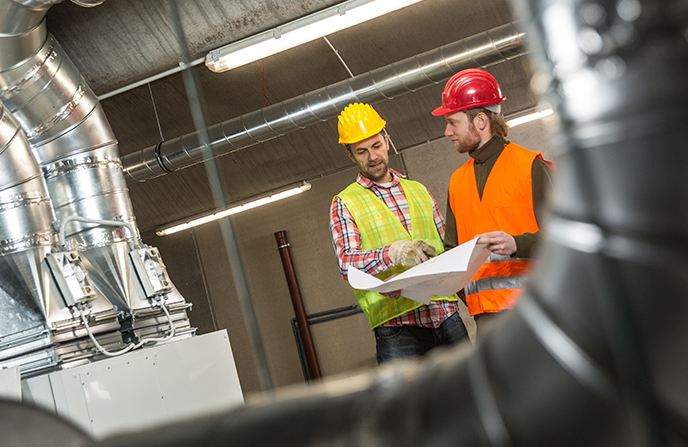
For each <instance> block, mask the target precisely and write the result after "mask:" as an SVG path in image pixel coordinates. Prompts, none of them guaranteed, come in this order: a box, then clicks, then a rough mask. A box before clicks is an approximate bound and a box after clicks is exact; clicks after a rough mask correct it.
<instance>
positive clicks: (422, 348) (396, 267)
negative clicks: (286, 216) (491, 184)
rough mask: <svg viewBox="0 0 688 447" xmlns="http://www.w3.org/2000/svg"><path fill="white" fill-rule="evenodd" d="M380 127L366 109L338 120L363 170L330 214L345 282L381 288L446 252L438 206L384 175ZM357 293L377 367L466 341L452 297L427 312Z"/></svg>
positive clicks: (394, 175)
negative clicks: (362, 275) (355, 276)
mask: <svg viewBox="0 0 688 447" xmlns="http://www.w3.org/2000/svg"><path fill="white" fill-rule="evenodd" d="M385 124H386V123H385V121H384V120H383V119H382V118H381V117H380V115H378V113H377V112H376V111H375V110H374V109H373V108H372V107H371V106H370V105H368V104H359V103H354V104H349V105H348V106H347V107H346V108H344V111H343V112H342V113H341V115H340V116H339V126H338V128H339V142H340V143H341V144H343V145H345V147H346V152H347V155H348V156H349V158H350V159H351V161H353V162H354V163H355V164H356V165H357V166H358V168H359V170H360V172H359V174H358V177H357V178H356V181H355V182H354V183H352V184H351V185H349V186H348V187H347V188H346V189H345V190H344V191H342V192H340V193H339V194H338V195H337V196H335V198H334V200H333V201H332V208H331V211H330V232H331V234H332V245H333V247H334V251H335V254H336V257H337V261H338V263H339V269H340V272H341V274H342V276H343V277H344V279H347V270H348V268H349V266H353V267H356V268H357V269H359V270H363V271H364V272H366V273H369V274H372V275H375V276H377V277H378V278H379V279H382V280H384V279H386V278H388V277H390V276H392V275H394V274H398V273H401V272H403V271H404V270H406V269H408V268H410V267H413V266H414V265H417V264H420V263H421V262H423V261H425V260H427V259H428V258H429V257H431V256H434V255H436V254H439V253H441V252H442V251H443V242H442V240H443V238H444V219H443V218H442V215H441V214H440V212H439V210H438V208H437V204H436V203H435V199H434V198H433V197H432V195H430V193H429V192H428V191H427V189H426V188H425V187H424V186H423V185H421V184H420V183H418V182H414V181H411V180H406V179H404V178H402V176H401V174H399V173H398V172H396V171H394V170H393V169H390V168H389V154H388V151H389V136H388V135H387V133H386V132H385V131H384V127H385ZM354 292H355V294H356V298H357V299H358V303H359V304H360V306H361V308H362V309H363V311H364V312H365V314H366V315H367V317H368V322H369V323H370V328H371V329H372V330H373V331H374V332H375V339H376V349H377V361H378V363H383V362H386V361H388V360H393V359H397V358H407V357H417V356H421V355H423V354H425V353H426V352H428V351H429V350H430V349H432V348H434V347H436V346H439V345H450V344H454V343H457V342H459V341H461V340H463V339H464V338H465V337H466V327H465V326H464V324H463V321H462V320H461V318H460V317H459V313H458V306H457V297H456V295H453V296H451V297H434V298H433V301H432V302H431V303H430V304H429V305H425V304H421V303H419V302H416V301H413V300H410V299H408V298H405V297H403V296H401V295H400V292H399V291H397V292H393V293H390V294H386V295H381V294H379V293H377V292H371V291H365V290H356V289H354Z"/></svg>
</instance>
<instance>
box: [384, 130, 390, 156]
mask: <svg viewBox="0 0 688 447" xmlns="http://www.w3.org/2000/svg"><path fill="white" fill-rule="evenodd" d="M385 146H386V147H387V152H389V134H388V133H387V132H385Z"/></svg>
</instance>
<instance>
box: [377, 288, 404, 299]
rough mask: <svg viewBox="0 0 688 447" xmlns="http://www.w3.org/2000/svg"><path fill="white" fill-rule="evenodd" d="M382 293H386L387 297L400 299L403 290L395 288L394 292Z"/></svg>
mask: <svg viewBox="0 0 688 447" xmlns="http://www.w3.org/2000/svg"><path fill="white" fill-rule="evenodd" d="M380 295H384V296H386V297H387V298H392V299H393V300H398V299H399V298H401V290H395V291H394V292H380Z"/></svg>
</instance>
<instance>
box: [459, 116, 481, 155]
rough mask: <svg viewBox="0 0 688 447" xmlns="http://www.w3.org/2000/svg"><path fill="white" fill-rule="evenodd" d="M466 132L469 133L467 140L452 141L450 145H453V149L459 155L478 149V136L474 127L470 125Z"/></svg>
mask: <svg viewBox="0 0 688 447" xmlns="http://www.w3.org/2000/svg"><path fill="white" fill-rule="evenodd" d="M468 130H469V132H470V135H469V137H468V138H466V139H456V140H453V141H452V143H454V147H455V148H456V151H457V152H459V153H460V154H466V153H469V152H473V151H474V150H476V149H478V148H479V147H480V134H478V131H477V130H475V125H473V123H471V125H470V127H469V128H468Z"/></svg>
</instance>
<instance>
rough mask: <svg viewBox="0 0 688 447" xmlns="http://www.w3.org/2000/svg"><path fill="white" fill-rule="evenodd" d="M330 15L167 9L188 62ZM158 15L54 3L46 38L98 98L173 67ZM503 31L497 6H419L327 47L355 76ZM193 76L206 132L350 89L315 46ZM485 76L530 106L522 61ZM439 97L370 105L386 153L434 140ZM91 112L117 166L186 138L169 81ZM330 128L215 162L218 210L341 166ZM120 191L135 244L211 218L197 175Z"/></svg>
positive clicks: (125, 0)
mask: <svg viewBox="0 0 688 447" xmlns="http://www.w3.org/2000/svg"><path fill="white" fill-rule="evenodd" d="M337 3H339V2H337V1H333V0H294V1H289V2H278V1H266V0H193V1H192V0H179V1H178V5H179V10H180V15H181V21H182V26H183V29H184V32H185V35H186V39H187V41H188V46H189V51H190V53H191V58H192V59H196V58H203V57H205V55H206V53H207V52H208V51H209V50H211V49H214V48H217V47H219V46H222V45H225V44H227V43H230V42H233V41H236V40H239V39H242V38H244V37H247V36H250V35H253V34H255V33H258V32H261V31H264V30H267V29H270V28H273V27H275V26H277V25H279V24H282V23H286V22H289V21H291V20H294V19H296V18H299V17H302V16H304V15H307V14H309V13H312V12H315V11H318V10H320V9H323V8H326V7H328V6H332V5H334V4H337ZM167 8H168V2H166V1H159V0H146V1H135V0H109V1H107V2H105V3H103V4H102V5H100V6H97V7H93V8H82V7H80V6H77V5H75V4H73V3H71V2H63V3H60V4H58V5H56V6H54V7H53V8H52V9H51V10H50V12H49V13H48V28H49V30H50V31H51V32H52V33H53V35H54V36H55V37H56V38H57V40H58V41H59V42H60V43H61V44H62V46H63V47H64V48H65V50H66V51H67V54H68V55H69V56H70V57H71V59H72V60H73V61H74V63H75V64H76V66H77V67H78V68H79V69H80V70H81V72H82V74H83V75H84V77H85V79H86V80H87V81H88V83H89V84H90V86H91V87H92V88H93V90H94V91H95V92H96V94H99V95H102V94H105V93H107V92H110V91H113V90H115V89H118V88H120V87H123V86H127V85H130V84H132V83H134V82H137V81H140V80H142V79H146V78H148V77H150V76H154V75H156V74H158V73H161V72H163V71H165V70H169V69H171V68H174V67H176V66H178V64H179V61H180V56H179V54H180V52H179V50H178V49H177V43H176V42H177V40H176V38H175V35H174V32H173V26H172V22H171V19H170V14H169V11H168V10H167ZM512 20H513V16H512V14H511V10H510V6H509V4H508V3H507V2H506V1H505V0H483V1H481V2H470V1H465V0H424V1H422V2H420V3H418V4H416V5H412V6H409V7H407V8H404V9H402V10H399V11H396V12H394V13H391V14H388V15H386V16H384V17H381V18H378V19H375V20H372V21H370V22H367V23H365V24H362V25H358V26H356V27H353V28H349V29H347V30H344V31H340V32H338V33H335V34H332V35H330V36H328V39H329V41H330V42H331V43H332V45H333V46H334V47H335V48H336V49H337V51H338V52H339V55H340V56H341V57H342V59H343V60H344V61H345V62H346V64H347V65H348V67H349V68H350V70H351V71H352V72H353V74H354V75H358V74H362V73H365V72H368V71H370V70H373V69H376V68H378V67H382V66H385V65H388V64H390V63H392V62H396V61H399V60H402V59H405V58H407V57H410V56H414V55H416V54H419V53H422V52H424V51H428V50H431V49H434V48H437V47H440V46H442V45H445V44H448V43H451V42H454V41H456V40H459V39H462V38H465V37H468V36H471V35H474V34H477V33H479V32H481V31H485V30H488V29H491V28H494V27H496V26H499V25H503V24H505V23H508V22H511V21H512ZM193 70H194V73H195V74H196V76H197V79H198V80H199V83H200V86H201V96H202V100H203V103H204V105H205V109H206V113H207V122H208V125H212V124H216V123H220V122H222V121H227V120H229V119H232V118H234V117H238V116H241V115H243V114H246V113H249V112H253V111H255V110H258V109H260V108H262V107H264V106H265V105H269V104H270V103H272V104H274V103H278V102H281V101H284V100H287V99H290V98H293V97H295V96H299V95H301V94H304V93H307V92H310V91H312V90H315V89H318V88H321V87H325V86H327V85H330V84H333V83H336V82H339V81H341V80H343V79H346V78H347V77H349V73H348V72H347V70H346V68H345V67H344V65H343V64H342V62H341V61H340V59H339V58H338V57H337V54H336V53H335V52H334V51H333V50H332V48H330V46H329V45H328V43H327V42H326V41H325V40H324V39H319V40H316V41H314V42H311V43H308V44H305V45H302V46H300V47H297V48H294V49H291V50H288V51H285V52H283V53H280V54H278V55H275V56H271V57H268V58H266V59H265V60H262V61H260V62H258V63H253V64H249V65H246V66H243V67H240V68H237V69H234V70H231V71H228V72H225V73H221V74H218V73H213V72H211V71H210V70H208V69H207V68H206V67H205V66H204V65H203V64H201V65H198V66H196V67H194V68H193ZM488 70H489V71H490V72H491V73H492V74H494V75H495V76H496V77H497V79H498V80H499V82H500V85H501V87H502V90H503V92H504V94H505V95H506V96H507V98H508V100H507V102H506V103H505V105H504V110H503V111H504V112H505V114H509V113H513V112H517V111H520V110H524V109H527V108H529V107H533V106H535V105H536V103H537V100H536V98H535V96H534V95H533V94H532V93H531V91H530V89H529V85H530V67H529V59H528V58H527V57H521V58H517V59H515V60H512V61H508V62H504V63H502V64H499V65H496V66H493V67H490V68H489V69H488ZM261 78H262V81H261ZM263 84H264V85H265V88H263ZM442 88H443V85H435V86H431V87H427V88H424V89H421V90H418V91H417V92H414V93H411V94H407V95H404V96H400V97H397V98H394V99H391V100H387V101H385V102H382V103H379V104H377V105H376V109H377V110H378V111H379V112H380V114H381V115H382V116H383V117H384V118H385V120H386V121H387V123H388V126H387V128H388V130H389V132H390V134H391V136H392V138H393V140H394V143H395V145H396V147H397V148H400V149H401V148H405V147H409V146H413V145H415V144H418V143H421V142H424V141H427V140H431V139H434V138H437V137H439V136H441V135H442V133H443V130H444V124H443V120H442V119H441V118H435V117H432V116H431V115H430V111H431V110H432V109H433V108H434V107H436V106H437V105H438V103H439V100H440V95H441V91H442ZM154 104H155V107H154ZM102 105H103V107H104V109H105V112H106V114H107V116H108V119H109V120H110V124H111V125H112V128H113V130H114V132H115V135H116V136H117V139H118V141H119V149H120V155H126V154H129V153H133V152H137V151H139V150H142V149H144V148H147V147H150V146H154V145H156V144H157V143H159V142H160V140H161V135H160V134H161V133H162V137H163V138H164V139H165V140H171V139H173V138H176V137H179V136H181V135H184V134H187V133H190V132H192V131H194V130H195V129H194V125H193V120H192V116H191V111H190V108H189V102H188V100H187V97H186V93H185V88H184V83H183V80H182V76H181V75H180V74H174V75H170V76H168V77H165V78H163V79H160V80H157V81H154V82H150V83H149V84H146V85H143V86H140V87H137V88H134V89H131V90H129V91H126V92H124V93H120V94H118V95H116V96H113V97H110V98H107V99H104V100H103V101H102ZM156 111H157V117H158V119H159V122H160V129H159V128H158V123H157V120H156ZM336 128H337V125H336V120H329V121H326V122H323V123H321V124H317V125H313V126H310V127H307V128H305V129H303V130H300V131H297V132H293V133H290V134H287V135H285V136H283V137H280V138H277V139H274V140H270V141H268V142H265V143H262V144H259V145H255V146H252V147H250V148H247V149H245V150H242V151H239V152H235V153H233V154H230V155H225V156H223V157H220V158H219V159H218V161H219V166H220V168H221V171H222V173H223V178H224V180H225V183H226V188H227V193H228V197H229V201H230V202H235V201H239V200H243V199H246V198H250V197H252V196H255V195H259V194H262V193H265V192H268V191H271V190H274V189H278V188H281V187H284V186H286V185H290V184H293V183H296V182H298V181H301V180H306V179H310V178H315V177H318V176H321V175H326V174H327V173H330V172H333V171H336V170H338V169H341V168H342V167H345V166H348V165H350V163H351V162H350V161H349V159H348V158H347V157H346V155H345V153H344V151H343V150H342V148H341V146H339V145H338V144H337V130H336ZM129 187H130V193H131V198H132V201H133V204H134V209H135V212H136V217H137V221H138V224H139V227H140V229H141V231H142V232H146V231H148V230H153V229H156V228H158V227H160V226H161V225H163V224H166V223H169V222H174V221H178V220H181V219H185V218H188V217H190V216H193V215H197V214H201V213H205V212H208V211H210V210H212V209H214V205H213V200H212V196H211V193H210V188H209V186H208V182H207V179H206V174H205V168H204V167H203V166H202V165H196V166H193V167H190V168H187V169H184V170H181V171H178V172H175V173H172V174H169V175H166V176H164V177H160V178H157V179H153V180H148V181H146V182H144V183H130V184H129Z"/></svg>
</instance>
